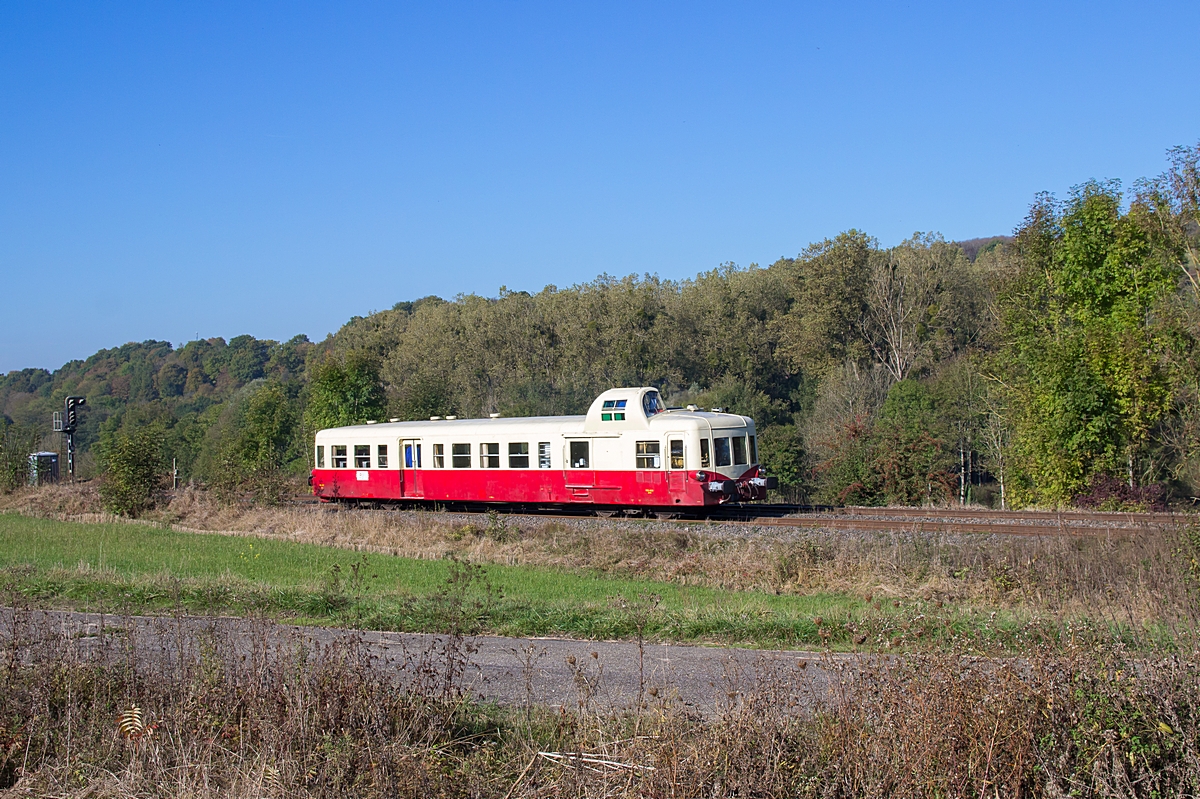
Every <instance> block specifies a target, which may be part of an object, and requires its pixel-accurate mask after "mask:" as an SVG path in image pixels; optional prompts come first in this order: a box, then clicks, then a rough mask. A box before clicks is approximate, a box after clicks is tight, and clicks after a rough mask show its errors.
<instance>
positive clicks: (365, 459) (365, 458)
mask: <svg viewBox="0 0 1200 799" xmlns="http://www.w3.org/2000/svg"><path fill="white" fill-rule="evenodd" d="M354 468H355V469H370V468H371V445H370V444H355V445H354Z"/></svg>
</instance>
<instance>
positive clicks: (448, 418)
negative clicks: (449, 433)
mask: <svg viewBox="0 0 1200 799" xmlns="http://www.w3.org/2000/svg"><path fill="white" fill-rule="evenodd" d="M457 418H458V417H457V416H447V417H446V421H447V422H453V421H454V420H455V419H457Z"/></svg>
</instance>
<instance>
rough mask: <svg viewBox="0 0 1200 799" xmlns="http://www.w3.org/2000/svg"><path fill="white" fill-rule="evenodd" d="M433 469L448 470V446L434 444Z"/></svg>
mask: <svg viewBox="0 0 1200 799" xmlns="http://www.w3.org/2000/svg"><path fill="white" fill-rule="evenodd" d="M433 468H435V469H445V468H446V445H445V444H434V445H433Z"/></svg>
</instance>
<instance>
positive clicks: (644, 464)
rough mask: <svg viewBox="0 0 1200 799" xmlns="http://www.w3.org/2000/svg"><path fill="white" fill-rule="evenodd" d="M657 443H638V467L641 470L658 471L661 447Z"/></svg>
mask: <svg viewBox="0 0 1200 799" xmlns="http://www.w3.org/2000/svg"><path fill="white" fill-rule="evenodd" d="M660 446H661V445H660V444H659V442H657V441H639V442H637V467H638V468H639V469H657V468H658V467H659V465H660V463H659V455H660V454H661V453H660V452H659V447H660Z"/></svg>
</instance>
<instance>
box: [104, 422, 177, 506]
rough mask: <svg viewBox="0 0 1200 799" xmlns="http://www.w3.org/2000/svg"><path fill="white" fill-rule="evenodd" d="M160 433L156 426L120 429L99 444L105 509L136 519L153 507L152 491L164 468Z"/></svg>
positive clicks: (157, 483)
mask: <svg viewBox="0 0 1200 799" xmlns="http://www.w3.org/2000/svg"><path fill="white" fill-rule="evenodd" d="M162 444H163V432H162V429H161V427H160V426H159V425H151V426H148V427H138V428H135V429H133V430H126V429H120V430H117V431H116V432H113V433H111V434H108V435H106V436H104V437H103V438H102V439H101V441H100V454H101V467H102V470H103V472H104V476H103V480H102V482H101V483H100V497H101V499H102V500H103V502H104V507H105V509H106V510H108V511H110V512H111V513H116V514H119V515H122V516H137V515H138V514H139V513H142V512H143V511H146V510H148V509H150V508H151V507H153V505H154V491H155V489H156V488H158V486H159V482H160V480H161V479H162V476H163V472H164V471H165V469H164V463H163V454H162Z"/></svg>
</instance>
